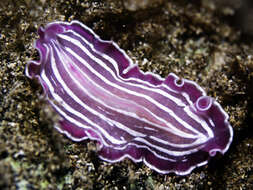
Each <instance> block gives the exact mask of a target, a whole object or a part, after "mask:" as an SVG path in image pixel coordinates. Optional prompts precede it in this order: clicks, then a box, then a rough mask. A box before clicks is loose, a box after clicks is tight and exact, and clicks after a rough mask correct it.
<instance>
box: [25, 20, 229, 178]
mask: <svg viewBox="0 0 253 190" xmlns="http://www.w3.org/2000/svg"><path fill="white" fill-rule="evenodd" d="M38 34H39V37H40V38H39V39H38V40H36V42H35V48H36V49H37V50H38V51H39V54H40V60H39V61H30V62H29V63H28V65H27V68H26V75H27V76H28V77H30V78H33V77H36V78H38V79H39V81H40V83H41V85H42V86H43V89H44V92H45V95H46V97H47V99H48V101H49V103H50V104H51V105H52V107H53V108H54V109H55V110H56V112H57V113H58V114H59V115H60V116H61V120H60V121H59V123H57V124H56V125H55V127H56V128H57V129H58V130H59V131H60V132H61V133H64V134H65V135H67V136H68V137H69V138H71V139H72V140H74V141H82V140H84V139H87V138H89V139H92V140H96V141H97V142H98V144H99V150H98V153H99V156H100V157H101V158H102V159H103V160H106V161H108V162H117V161H120V160H122V159H124V158H126V157H127V158H130V159H131V160H133V161H135V162H140V161H143V162H144V163H145V164H146V165H148V166H149V167H150V168H152V169H154V170H156V171H157V172H159V173H164V174H165V173H169V172H174V173H176V174H178V175H185V174H188V173H190V172H191V171H192V170H193V169H194V168H195V167H197V166H201V165H204V164H206V163H207V161H208V160H209V158H210V157H212V156H214V155H215V154H216V152H220V153H222V154H224V153H225V152H226V151H227V150H228V148H229V146H230V144H231V142H232V137H233V130H232V127H231V126H230V124H229V122H228V115H227V114H226V113H225V112H224V110H223V109H222V107H221V106H220V104H219V103H217V102H216V101H215V100H214V99H213V98H211V97H209V96H206V93H205V92H204V91H203V89H202V88H201V87H199V86H198V85H197V84H196V83H195V82H192V81H190V80H186V79H181V80H180V79H179V77H177V76H176V75H175V74H173V73H171V74H169V75H168V76H167V77H166V78H165V79H164V78H161V77H160V76H158V75H155V74H152V73H149V72H146V73H144V72H142V71H140V69H139V67H138V66H137V65H136V64H133V63H132V61H131V60H130V58H129V57H128V56H127V54H126V53H125V52H124V51H123V50H122V49H120V48H119V47H118V45H116V44H115V43H114V42H111V41H104V40H101V39H100V37H98V36H97V35H96V34H95V33H94V32H93V31H92V30H91V29H90V28H88V27H87V26H85V25H83V24H82V23H80V22H78V21H72V22H70V23H67V22H53V23H50V24H48V25H47V26H46V27H45V28H42V27H40V28H39V30H38Z"/></svg>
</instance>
